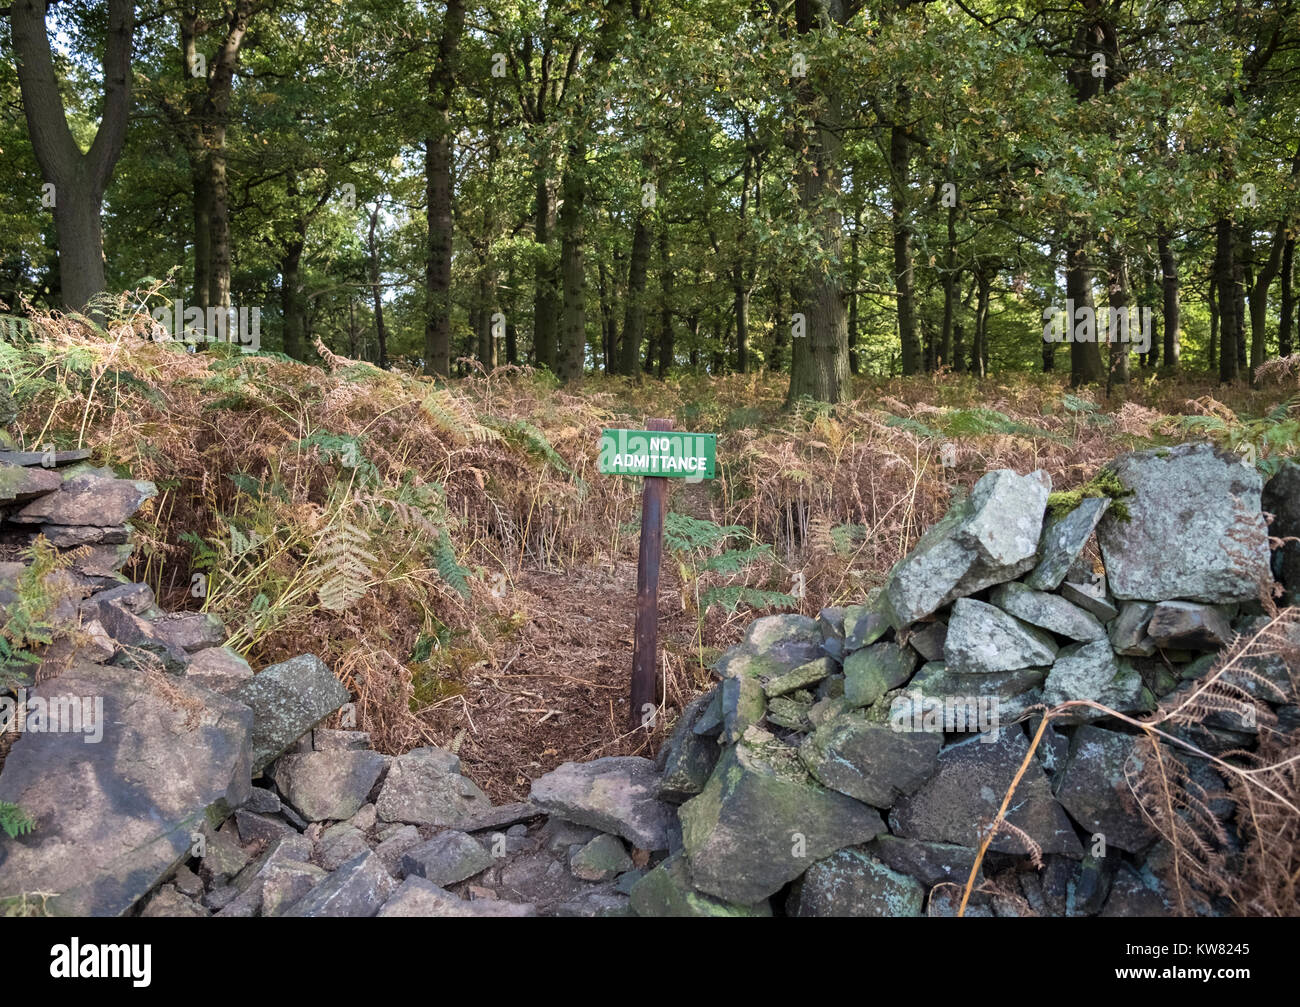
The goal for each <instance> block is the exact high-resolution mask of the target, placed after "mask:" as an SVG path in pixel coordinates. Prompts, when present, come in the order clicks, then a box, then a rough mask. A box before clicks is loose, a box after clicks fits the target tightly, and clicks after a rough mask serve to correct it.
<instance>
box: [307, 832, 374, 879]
mask: <svg viewBox="0 0 1300 1007" xmlns="http://www.w3.org/2000/svg"><path fill="white" fill-rule="evenodd" d="M369 850H370V844H369V843H367V842H366V837H365V833H363V832H362V831H361V830H360V829H358V828H357V827H356V826H354V825H346V826H345V827H344V830H343V831H342V832H337V833H334V834H333V835H332V836H329V837H328V838H327V837H326V836H322V837H321V844H320V853H319V859H320V865H321V866H322V867H324V868H325V870H327V871H335V870H338V869H339V868H340V867H342V866H343V865H344V864H346V863H347V862H348V861H349V860H351V859H352V858H353V857H355V856H358V855H360V854H362V853H366V852H368V851H369ZM380 862H381V863H382V862H383V861H382V860H381V861H380ZM384 869H385V870H387V868H384ZM389 873H392V872H391V871H390V872H389Z"/></svg>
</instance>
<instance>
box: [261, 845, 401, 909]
mask: <svg viewBox="0 0 1300 1007" xmlns="http://www.w3.org/2000/svg"><path fill="white" fill-rule="evenodd" d="M396 887H397V885H396V883H395V882H394V881H393V879H392V877H391V876H390V875H389V873H388V872H387V871H386V870H384V865H383V864H382V863H381V862H380V860H379V858H378V857H377V856H375V855H374V853H372V852H366V853H362V854H360V855H358V856H356V857H354V858H353V859H352V860H349V861H348V862H347V863H346V864H344V865H343V866H342V867H340V868H339V869H338V870H336V871H334V872H333V873H332V874H329V875H327V876H326V877H325V878H324V879H323V880H322V881H321V882H320V883H319V884H317V885H316V886H315V887H313V888H312V889H311V891H309V892H308V893H307V894H306V895H304V896H303V897H302V898H301V899H299V900H298V901H297V902H295V903H294V904H293V905H292V906H290V907H289V908H288V909H287V910H286V911H285V912H284V913H283V915H285V916H291V917H304V916H305V917H313V918H315V917H336V916H347V917H353V916H374V915H376V914H377V913H378V912H379V909H380V907H381V906H383V905H384V903H385V902H387V901H388V899H389V897H390V896H391V895H392V894H393V892H394V889H395V888H396Z"/></svg>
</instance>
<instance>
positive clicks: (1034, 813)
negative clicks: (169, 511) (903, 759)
mask: <svg viewBox="0 0 1300 1007" xmlns="http://www.w3.org/2000/svg"><path fill="white" fill-rule="evenodd" d="M991 737H992V736H991V735H990V734H985V735H977V736H975V737H974V738H970V739H966V740H963V741H959V742H957V743H956V744H953V745H949V746H948V747H947V748H945V749H944V750H943V751H942V752H940V753H939V759H938V763H937V766H936V769H935V773H934V775H933V776H931V777H930V779H929V780H928V781H927V782H926V783H925V784H923V785H922V786H921V788H920V789H919V790H917V791H916V792H915V793H913V794H911V795H909V796H907V797H904V798H902V799H901V800H899V802H898V803H897V804H896V805H895V806H894V809H893V811H891V812H890V815H889V825H890V831H891V832H892V833H893V834H894V835H896V836H902V837H904V838H907V839H923V840H928V841H931V842H939V843H954V844H956V845H959V846H975V847H978V846H979V845H980V843H981V841H982V839H983V836H982V835H981V833H980V828H981V824H980V823H982V822H983V823H987V822H991V821H993V819H994V817H995V816H996V815H997V811H998V808H999V807H1000V806H1001V804H1002V798H1003V796H1004V795H1005V794H1006V792H1007V789H1008V788H1009V787H1010V786H1011V781H1012V780H1013V779H1014V778H1015V775H1016V772H1017V771H1018V770H1019V769H1020V765H1021V763H1022V762H1023V761H1024V758H1025V755H1026V754H1027V753H1028V752H1029V741H1028V739H1027V738H1026V737H1025V732H1024V731H1023V729H1021V727H1020V725H1019V724H1012V725H1011V726H1009V727H1004V728H1001V729H1000V730H999V732H998V738H997V740H996V741H990V740H989V739H990V738H991ZM1007 821H1008V822H1010V823H1011V824H1012V825H1014V826H1016V827H1017V828H1018V829H1020V830H1021V831H1022V832H1024V833H1026V834H1027V835H1028V836H1029V837H1030V838H1031V839H1033V840H1034V841H1035V842H1036V843H1038V845H1039V846H1040V847H1042V849H1043V852H1044V853H1063V854H1065V855H1067V856H1073V857H1081V856H1082V855H1083V848H1082V847H1081V846H1080V845H1079V839H1078V837H1077V836H1076V835H1075V833H1074V828H1073V826H1071V824H1070V820H1069V818H1068V817H1067V816H1066V814H1065V810H1064V809H1063V808H1062V807H1061V806H1060V805H1059V804H1057V803H1056V800H1055V799H1054V798H1053V797H1052V792H1051V789H1050V787H1049V785H1048V782H1047V777H1046V775H1045V774H1044V773H1043V770H1042V768H1041V767H1040V766H1039V765H1038V763H1037V762H1036V761H1035V762H1031V763H1030V765H1029V767H1028V769H1026V771H1025V775H1024V777H1023V778H1022V779H1021V781H1020V783H1019V785H1018V786H1017V787H1016V792H1015V795H1014V797H1013V800H1012V803H1011V810H1010V811H1009V812H1008V814H1007ZM989 848H990V849H992V850H996V851H998V852H1001V853H1026V852H1027V850H1026V848H1025V845H1024V841H1023V840H1022V839H1020V838H1019V837H1018V836H1017V835H1016V834H1015V833H1013V832H1009V831H1002V830H1000V831H999V832H998V834H997V835H996V836H994V838H993V841H992V843H991V844H990V846H989Z"/></svg>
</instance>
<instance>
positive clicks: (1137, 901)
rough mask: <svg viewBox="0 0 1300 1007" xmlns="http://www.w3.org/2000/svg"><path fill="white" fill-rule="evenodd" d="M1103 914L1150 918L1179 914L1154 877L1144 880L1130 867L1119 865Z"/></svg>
mask: <svg viewBox="0 0 1300 1007" xmlns="http://www.w3.org/2000/svg"><path fill="white" fill-rule="evenodd" d="M1101 915H1102V916H1123V917H1146V918H1150V917H1159V916H1177V915H1178V911H1177V909H1176V908H1175V906H1174V904H1173V901H1172V900H1171V899H1170V898H1169V897H1168V896H1167V895H1166V894H1165V893H1164V890H1163V886H1162V885H1161V884H1160V883H1159V882H1158V881H1157V880H1156V879H1155V878H1154V877H1152V876H1149V875H1148V876H1146V877H1144V876H1143V875H1142V874H1139V873H1138V872H1137V871H1136V870H1134V869H1133V868H1132V867H1131V866H1129V865H1128V864H1120V865H1119V868H1118V870H1117V871H1116V872H1115V880H1114V881H1112V882H1111V886H1110V896H1109V897H1108V898H1107V899H1106V905H1105V908H1103V909H1102V911H1101Z"/></svg>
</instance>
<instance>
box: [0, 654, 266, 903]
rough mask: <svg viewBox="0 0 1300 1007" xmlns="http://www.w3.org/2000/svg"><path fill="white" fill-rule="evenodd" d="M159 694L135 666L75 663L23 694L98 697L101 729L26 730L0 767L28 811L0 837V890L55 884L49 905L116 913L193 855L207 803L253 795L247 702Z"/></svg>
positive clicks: (221, 808) (200, 694) (222, 804)
mask: <svg viewBox="0 0 1300 1007" xmlns="http://www.w3.org/2000/svg"><path fill="white" fill-rule="evenodd" d="M169 684H170V685H171V695H170V696H169V697H164V696H162V695H161V694H160V693H159V692H158V691H157V690H156V689H155V688H154V687H153V686H152V685H151V684H150V683H149V682H148V681H146V680H144V679H142V678H141V676H140V675H139V674H138V673H137V672H133V671H127V670H123V669H119V668H108V667H103V666H100V665H92V664H74V665H72V666H71V667H69V668H67V669H66V670H65V671H64V672H63V673H62V674H61V675H60V676H59V677H58V678H55V679H51V680H50V681H47V682H45V683H42V684H41V685H38V686H36V687H35V688H34V689H33V690H31V693H30V694H29V697H28V701H29V705H30V703H31V701H32V699H33V698H44V699H45V700H47V702H48V701H49V700H51V699H54V698H57V697H102V699H103V717H102V721H100V726H102V728H103V735H102V738H101V739H100V740H98V741H91V742H90V743H87V742H88V740H89V739H91V738H92V737H93V734H86V733H81V732H75V731H66V730H65V731H58V732H55V731H50V732H47V733H34V732H33V733H23V734H22V735H20V736H19V738H18V740H17V741H16V742H15V743H14V745H13V748H12V749H11V750H10V751H9V755H8V757H7V759H6V760H5V764H4V770H3V772H2V773H0V800H3V801H10V802H13V803H16V804H18V805H20V806H21V807H22V808H23V809H24V810H25V811H26V812H27V813H28V814H29V815H31V816H32V818H34V819H35V820H36V830H35V831H34V832H32V833H31V834H29V835H26V836H22V837H18V838H14V839H10V838H8V837H5V838H4V840H3V841H0V897H5V896H10V895H17V894H19V893H21V892H32V891H47V892H58V893H59V895H57V896H56V897H55V898H53V899H51V900H50V901H49V903H48V906H49V909H50V910H51V911H52V912H53V913H55V914H57V915H75V916H118V915H121V914H122V913H124V912H126V911H127V910H128V909H129V908H130V907H131V906H132V905H133V904H134V903H135V902H136V900H137V899H139V898H141V897H142V896H144V895H145V894H147V893H148V892H149V891H150V890H151V889H153V888H154V887H155V886H156V885H157V884H158V883H159V882H160V881H162V880H163V879H164V878H165V877H167V875H168V874H169V873H170V872H171V871H172V869H174V868H175V867H176V866H177V864H179V863H180V862H182V861H183V860H185V859H187V858H188V857H189V856H190V849H191V846H192V844H193V842H194V835H195V834H196V833H197V832H199V831H201V829H202V828H203V826H204V823H205V821H206V820H207V815H208V813H209V812H211V813H212V814H213V815H214V816H217V817H218V820H219V819H220V817H223V816H224V815H226V814H228V813H229V811H230V810H231V809H233V808H235V807H237V806H239V805H241V804H243V803H244V802H245V801H246V800H248V798H249V797H250V795H251V789H252V787H251V783H250V779H249V772H250V764H251V746H250V739H251V734H252V728H253V714H252V711H250V710H249V709H248V707H246V706H243V705H241V704H239V703H236V702H233V701H232V700H229V699H226V698H224V697H221V696H217V695H216V694H214V693H211V692H208V691H207V690H204V689H198V688H195V687H194V686H191V685H187V684H186V683H185V681H184V680H183V679H180V680H177V681H174V682H171V683H169Z"/></svg>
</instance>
